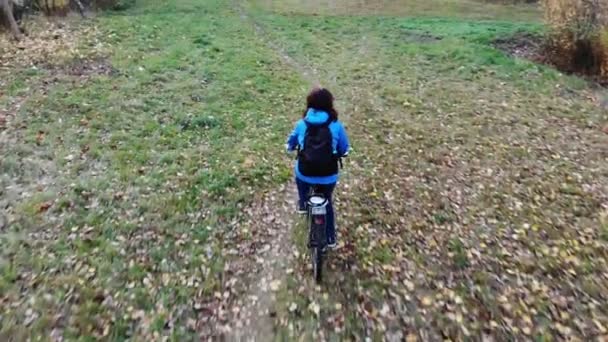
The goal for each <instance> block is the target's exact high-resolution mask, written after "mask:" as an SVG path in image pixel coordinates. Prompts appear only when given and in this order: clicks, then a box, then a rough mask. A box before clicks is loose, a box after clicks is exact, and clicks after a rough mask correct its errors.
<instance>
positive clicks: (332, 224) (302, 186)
mask: <svg viewBox="0 0 608 342" xmlns="http://www.w3.org/2000/svg"><path fill="white" fill-rule="evenodd" d="M296 185H297V186H298V195H299V197H300V198H299V201H300V203H299V204H300V207H301V208H303V207H304V205H305V204H306V199H307V198H308V194H309V192H310V187H311V185H312V184H308V183H306V182H304V181H302V180H299V179H298V178H297V177H296ZM335 187H336V183H333V184H323V185H320V188H321V192H322V193H323V195H324V196H325V198H326V199H327V201H328V203H327V228H326V236H327V243H329V244H331V243H335V242H336V219H335V217H334V206H333V203H332V196H331V195H332V193H333V192H334V188H335Z"/></svg>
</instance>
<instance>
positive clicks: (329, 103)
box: [302, 88, 338, 121]
mask: <svg viewBox="0 0 608 342" xmlns="http://www.w3.org/2000/svg"><path fill="white" fill-rule="evenodd" d="M310 108H313V109H316V110H322V111H324V112H326V113H327V114H329V118H330V119H331V121H337V120H338V111H337V110H336V109H335V108H334V96H333V95H332V94H331V92H330V91H329V90H327V89H325V88H314V89H313V90H311V91H310V93H309V94H308V96H307V97H306V110H305V111H304V114H303V115H302V117H305V116H306V113H307V112H308V110H309V109H310Z"/></svg>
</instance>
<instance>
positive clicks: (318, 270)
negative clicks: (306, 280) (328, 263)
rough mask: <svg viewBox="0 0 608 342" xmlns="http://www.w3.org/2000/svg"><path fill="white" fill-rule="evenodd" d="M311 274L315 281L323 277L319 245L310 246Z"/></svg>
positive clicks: (318, 281)
mask: <svg viewBox="0 0 608 342" xmlns="http://www.w3.org/2000/svg"><path fill="white" fill-rule="evenodd" d="M310 259H311V261H312V274H313V277H314V278H315V281H316V282H317V283H320V282H321V280H322V279H323V250H322V249H321V248H320V247H313V248H311V258H310Z"/></svg>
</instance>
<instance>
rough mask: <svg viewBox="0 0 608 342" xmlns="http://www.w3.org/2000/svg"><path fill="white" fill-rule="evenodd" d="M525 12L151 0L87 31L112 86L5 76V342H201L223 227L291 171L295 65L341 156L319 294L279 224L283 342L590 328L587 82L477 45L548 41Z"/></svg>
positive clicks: (44, 75)
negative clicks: (283, 250)
mask: <svg viewBox="0 0 608 342" xmlns="http://www.w3.org/2000/svg"><path fill="white" fill-rule="evenodd" d="M239 6H241V7H239ZM239 8H241V10H242V11H243V12H241V11H240V10H239ZM537 12H538V10H537V9H535V8H533V7H529V6H521V7H516V6H500V5H491V4H485V3H484V4H482V3H476V2H469V1H451V0H450V1H447V0H446V1H440V0H433V1H413V0H412V1H362V2H356V3H351V2H349V3H346V2H343V1H325V2H319V1H312V2H310V1H309V2H305V1H296V0H289V1H282V2H278V1H264V0H256V1H252V2H247V3H240V2H238V1H235V2H234V3H228V2H223V1H219V0H211V1H205V2H195V1H190V0H179V1H172V2H169V1H161V0H145V1H141V2H138V3H137V5H136V6H135V7H133V8H131V9H129V10H127V11H125V12H121V13H110V14H105V15H100V16H99V17H98V18H96V19H95V20H94V22H92V23H90V25H93V24H94V25H95V26H96V27H97V28H98V30H99V32H95V31H87V32H86V33H85V34H84V36H83V37H81V42H80V43H79V46H80V50H79V52H80V53H84V54H85V55H87V54H88V55H87V56H89V55H90V56H91V57H100V59H98V62H97V63H106V64H107V65H110V66H111V67H112V68H113V69H115V72H112V73H102V74H95V73H93V74H90V75H88V74H87V75H82V77H79V76H77V75H69V74H66V73H64V72H62V71H61V70H62V69H61V68H59V69H53V68H39V69H37V70H36V71H32V68H30V67H27V66H23V65H22V66H17V67H14V68H13V69H10V70H8V69H0V79H1V81H0V82H2V83H1V85H2V86H3V90H4V89H6V91H4V92H3V93H0V113H3V112H4V111H7V112H8V111H16V113H17V115H16V116H15V117H14V119H12V120H13V121H11V124H10V127H9V128H8V129H7V130H6V131H5V132H2V134H3V135H2V136H1V137H0V139H1V140H0V146H1V147H2V150H3V158H1V159H0V205H2V208H7V209H6V211H7V213H6V215H5V216H3V217H0V227H2V230H0V303H2V305H1V309H0V316H1V317H2V325H1V326H0V337H2V339H9V338H13V339H15V340H25V339H27V338H33V339H35V338H37V337H45V336H49V334H51V332H52V331H53V330H54V329H55V330H56V333H59V334H62V335H63V336H65V337H66V339H68V340H88V339H95V338H99V339H109V340H125V339H128V338H130V337H131V338H135V339H158V338H159V336H166V337H168V338H170V339H173V340H191V339H196V338H198V337H199V336H200V335H199V334H203V335H204V334H206V333H210V330H209V329H210V327H209V326H206V325H202V326H198V327H195V328H193V327H191V324H189V323H190V322H191V319H195V320H196V319H200V318H201V317H200V314H199V313H198V312H197V311H196V310H195V308H194V303H208V302H214V301H215V300H216V299H217V294H216V292H217V293H220V292H221V291H223V290H224V285H225V284H223V281H224V279H225V275H224V272H225V268H224V262H225V261H226V260H227V259H228V258H233V256H228V255H226V249H227V245H229V244H230V242H229V241H224V240H223V237H224V234H225V233H226V232H228V231H230V230H231V229H233V227H234V226H237V227H238V226H239V223H240V222H241V220H242V221H246V220H247V219H248V217H247V211H246V210H244V208H247V207H248V206H249V205H250V204H251V201H252V200H253V198H254V196H255V194H256V193H260V192H265V191H272V190H273V189H276V188H277V187H278V186H279V185H281V184H284V183H285V182H287V181H288V180H289V179H290V178H291V172H290V165H289V163H290V160H289V158H286V157H284V156H283V155H282V153H281V150H282V144H283V142H284V138H285V136H286V134H287V133H288V132H289V130H290V129H291V127H292V124H293V122H294V121H295V120H296V119H297V117H298V115H299V113H300V112H301V109H302V108H301V107H302V105H303V97H304V95H305V93H306V91H307V87H308V80H305V77H304V76H303V75H301V71H302V70H306V71H311V72H310V74H311V75H314V76H315V77H317V78H318V80H319V81H320V82H321V83H322V84H323V85H325V86H327V87H329V88H330V89H331V90H332V91H333V92H334V93H335V95H336V96H337V100H338V107H339V110H340V117H341V119H342V120H343V121H344V122H345V124H346V127H347V129H348V132H349V134H350V136H351V140H352V144H353V147H354V152H353V153H352V155H351V157H349V160H348V161H347V163H346V168H345V170H344V175H343V178H342V181H341V184H340V185H339V186H338V188H337V190H336V198H337V212H338V228H339V238H340V240H341V243H342V248H341V249H339V250H338V251H337V252H335V253H332V254H331V255H330V260H329V262H328V263H327V267H328V272H327V278H326V280H325V282H324V284H323V285H322V286H321V287H319V288H317V287H315V286H314V284H313V283H312V280H311V279H310V275H309V273H310V271H309V269H308V261H307V259H306V257H305V250H304V246H305V239H306V236H305V232H304V230H303V229H301V228H302V227H296V229H294V232H295V233H294V234H295V236H294V239H293V240H294V243H295V244H297V246H299V247H298V248H300V252H301V253H300V257H299V258H296V259H295V260H296V263H297V264H296V265H291V266H293V269H294V274H293V275H289V276H286V277H287V279H286V281H285V282H284V284H286V285H285V288H283V289H281V293H280V294H279V296H278V298H279V299H278V301H277V303H276V308H275V309H276V311H277V315H276V318H275V324H276V331H277V333H278V336H279V338H282V339H291V338H295V337H302V338H304V339H319V338H320V335H319V334H320V333H323V337H324V338H326V339H329V340H343V339H351V338H355V339H357V338H360V337H365V336H369V337H370V338H372V339H374V340H376V339H382V338H387V337H388V336H389V334H397V332H398V331H406V334H410V333H412V334H416V333H417V332H419V331H425V334H426V335H425V336H426V337H427V338H429V339H439V338H443V337H446V336H448V337H450V338H452V339H455V340H458V339H467V338H473V339H474V338H476V337H479V336H480V335H481V334H482V333H483V334H491V335H493V336H494V337H495V338H496V339H498V340H503V339H526V338H530V337H531V336H540V337H539V339H542V338H543V336H553V337H555V336H562V337H563V336H566V335H567V334H571V335H574V336H579V337H581V336H587V337H588V336H589V334H599V333H600V329H599V328H598V326H597V324H596V323H595V322H594V320H596V321H597V322H599V323H600V324H603V326H608V322H607V318H606V317H607V316H608V312H606V309H605V307H603V306H602V305H598V303H600V304H601V300H602V299H603V298H605V297H606V294H607V293H608V292H606V291H607V289H606V287H605V285H603V284H605V283H606V279H605V274H606V270H607V269H608V262H607V260H606V253H605V250H606V243H607V242H608V241H607V238H606V236H607V234H606V215H605V213H604V212H603V211H605V206H603V205H604V204H605V203H606V197H605V194H606V193H608V189H606V184H608V182H607V181H606V175H607V174H608V170H607V169H606V168H607V165H608V164H607V163H606V162H605V152H604V151H603V149H602V146H605V144H606V143H607V141H606V136H605V135H602V133H601V132H600V131H599V129H597V128H598V127H599V126H600V125H601V124H603V123H605V121H606V120H607V119H608V118H607V117H606V114H605V112H602V111H601V110H600V109H598V108H597V107H596V106H595V105H594V104H593V103H592V102H591V101H589V98H590V97H591V96H592V95H593V92H594V89H593V88H592V87H591V85H589V84H587V83H586V82H585V81H583V80H581V79H578V78H575V77H570V76H564V75H562V74H561V73H559V72H557V71H555V70H553V69H551V68H549V67H546V66H541V65H536V64H534V63H532V62H529V61H526V60H521V59H513V58H511V57H508V56H506V55H505V54H504V53H503V52H501V51H498V50H496V49H494V48H493V47H492V46H491V42H492V41H493V40H494V39H495V38H497V37H505V36H511V35H513V34H514V33H516V32H520V31H525V32H542V30H543V28H542V26H541V24H540V23H539V22H538V16H539V15H538V13H537ZM243 13H246V14H248V17H247V18H244V17H242V16H241V14H243ZM254 25H255V26H257V30H258V31H259V32H258V33H256V28H255V26H254ZM100 42H101V43H103V44H102V45H101V46H105V47H104V48H103V49H102V50H101V51H99V50H97V49H96V48H95V49H94V48H93V46H97V43H100ZM281 55H288V56H289V57H290V58H291V60H292V62H291V63H288V62H286V60H285V59H284V58H282V57H284V56H281ZM64 57H65V56H64V55H62V58H60V59H58V61H51V62H53V63H56V64H58V65H59V66H62V65H64V64H65V63H66V60H65V59H64ZM73 57H74V59H75V60H76V59H78V58H79V57H77V56H73ZM99 61H101V62H99ZM69 62H70V61H69V60H68V61H67V63H69ZM51 64H52V63H51ZM58 70H59V71H58ZM5 156H6V157H5ZM2 220H4V221H2ZM1 224H4V226H1ZM298 228H300V229H298ZM237 236H238V235H237ZM254 236H256V235H254ZM239 237H241V238H244V239H246V238H249V235H247V234H245V235H243V236H239ZM573 296H574V297H576V298H577V299H576V302H568V300H570V298H574V297H573ZM562 297H563V298H564V299H563V301H566V304H565V305H564V304H563V303H562V302H560V301H562ZM578 298H587V299H586V300H584V301H579V300H578ZM293 303H295V305H296V307H297V308H298V309H297V310H295V311H292V310H290V309H289V308H290V307H291V306H292V304H293ZM311 303H315V304H318V305H319V308H320V309H319V313H320V314H319V316H317V315H316V314H314V312H313V311H312V310H310V309H309V306H310V304H311ZM560 312H567V313H568V315H570V317H577V319H579V320H580V322H582V323H580V324H578V323H577V324H574V323H573V320H571V319H568V318H564V317H562V316H560V315H559V313H560ZM530 322H531V323H530ZM25 323H28V324H29V325H26V324H25ZM566 328H567V329H566ZM197 329H198V331H197ZM568 329H570V330H568ZM154 333H156V334H157V335H154ZM584 334H587V335H584Z"/></svg>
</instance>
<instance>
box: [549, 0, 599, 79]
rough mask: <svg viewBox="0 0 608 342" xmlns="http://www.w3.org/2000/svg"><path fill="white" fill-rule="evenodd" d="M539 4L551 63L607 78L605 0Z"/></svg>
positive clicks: (559, 0)
mask: <svg viewBox="0 0 608 342" xmlns="http://www.w3.org/2000/svg"><path fill="white" fill-rule="evenodd" d="M543 7H544V11H545V19H546V21H547V23H548V24H549V26H550V30H551V31H550V34H549V39H548V50H549V51H548V55H549V56H548V58H549V59H550V60H551V62H552V63H554V64H555V65H557V66H558V67H560V68H561V69H564V70H567V71H573V72H582V73H585V74H588V75H594V76H599V77H600V78H601V79H602V80H606V81H608V1H605V0H543Z"/></svg>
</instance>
